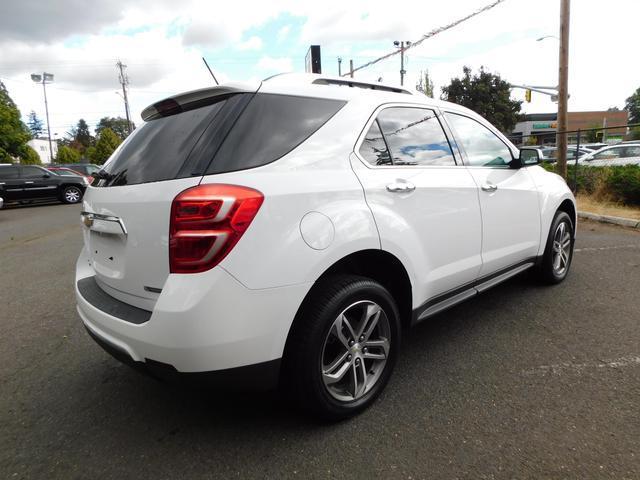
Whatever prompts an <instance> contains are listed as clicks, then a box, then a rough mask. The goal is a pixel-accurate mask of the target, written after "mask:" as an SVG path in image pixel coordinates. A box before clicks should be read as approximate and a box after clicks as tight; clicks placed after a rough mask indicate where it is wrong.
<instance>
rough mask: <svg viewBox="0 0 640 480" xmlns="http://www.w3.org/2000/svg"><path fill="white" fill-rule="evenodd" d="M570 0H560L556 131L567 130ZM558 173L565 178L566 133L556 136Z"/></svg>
mask: <svg viewBox="0 0 640 480" xmlns="http://www.w3.org/2000/svg"><path fill="white" fill-rule="evenodd" d="M570 3H571V1H570V0H560V55H559V57H560V58H559V67H558V132H566V131H567V130H569V125H568V124H569V122H568V118H567V117H568V116H567V106H568V105H567V103H568V89H569V15H570ZM556 148H557V155H558V156H557V164H556V170H557V172H558V174H559V175H560V176H561V177H562V178H564V179H566V178H567V134H566V133H560V134H558V135H557V137H556Z"/></svg>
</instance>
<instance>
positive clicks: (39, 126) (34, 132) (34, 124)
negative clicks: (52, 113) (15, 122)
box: [27, 110, 44, 138]
mask: <svg viewBox="0 0 640 480" xmlns="http://www.w3.org/2000/svg"><path fill="white" fill-rule="evenodd" d="M27 127H29V131H30V132H31V136H32V137H33V138H38V137H39V136H40V135H42V134H43V132H44V124H43V123H42V120H40V119H39V118H38V115H36V112H35V111H33V110H31V112H29V117H28V120H27Z"/></svg>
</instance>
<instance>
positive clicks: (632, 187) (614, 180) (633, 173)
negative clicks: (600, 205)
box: [542, 163, 640, 206]
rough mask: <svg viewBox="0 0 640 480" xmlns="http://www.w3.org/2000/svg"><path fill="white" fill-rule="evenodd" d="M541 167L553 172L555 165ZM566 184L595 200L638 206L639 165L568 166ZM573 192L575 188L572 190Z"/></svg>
mask: <svg viewBox="0 0 640 480" xmlns="http://www.w3.org/2000/svg"><path fill="white" fill-rule="evenodd" d="M542 166H543V167H544V168H545V169H547V170H549V171H552V172H553V171H555V164H551V163H543V164H542ZM567 168H568V172H567V173H568V174H567V183H568V184H569V185H570V186H572V187H574V178H575V179H576V183H577V191H578V192H581V193H588V194H590V195H593V196H594V197H595V199H596V200H607V201H612V202H618V203H623V204H625V205H632V206H640V165H624V166H612V167H585V166H582V165H578V167H577V168H578V171H577V176H575V177H574V175H575V169H576V166H575V165H568V166H567ZM574 190H575V188H574Z"/></svg>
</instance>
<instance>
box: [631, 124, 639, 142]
mask: <svg viewBox="0 0 640 480" xmlns="http://www.w3.org/2000/svg"><path fill="white" fill-rule="evenodd" d="M629 140H640V127H633V128H632V129H631V132H629Z"/></svg>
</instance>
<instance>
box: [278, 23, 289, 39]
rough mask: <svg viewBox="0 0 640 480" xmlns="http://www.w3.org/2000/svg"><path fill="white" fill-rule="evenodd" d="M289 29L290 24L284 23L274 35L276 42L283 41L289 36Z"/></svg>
mask: <svg viewBox="0 0 640 480" xmlns="http://www.w3.org/2000/svg"><path fill="white" fill-rule="evenodd" d="M290 31H291V26H289V25H285V26H284V27H282V28H281V29H280V30H278V34H277V35H276V38H277V40H278V43H281V42H284V41H285V40H286V39H287V37H288V36H289V32H290Z"/></svg>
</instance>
